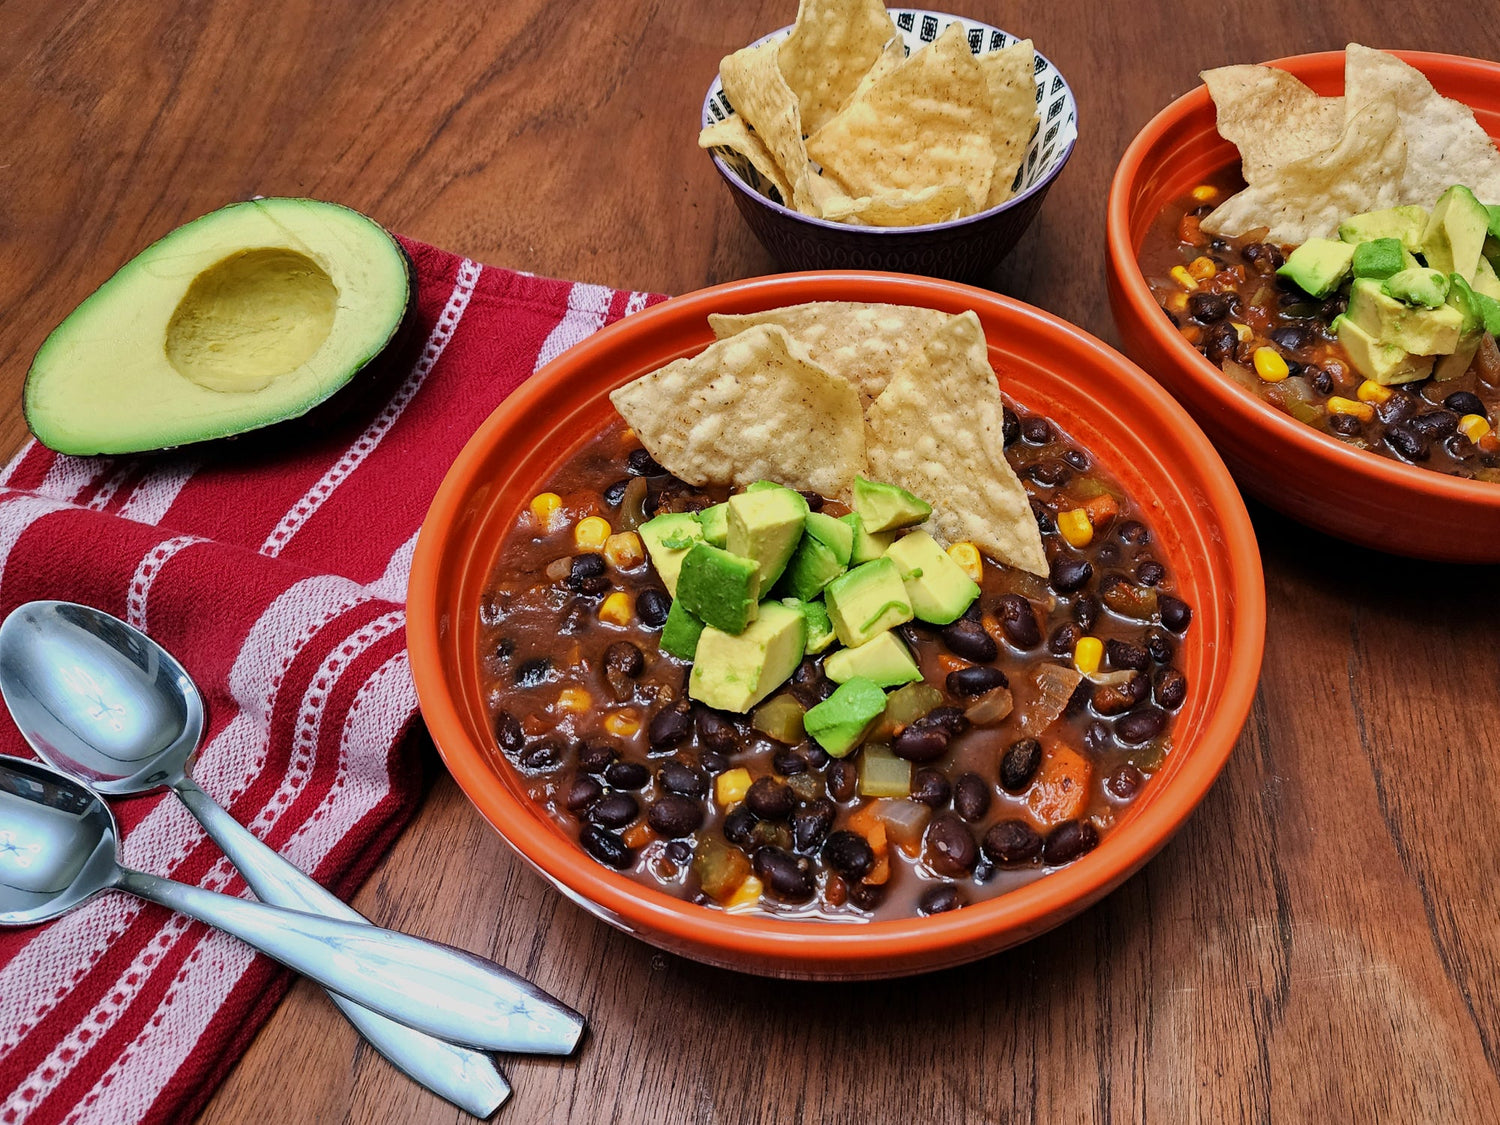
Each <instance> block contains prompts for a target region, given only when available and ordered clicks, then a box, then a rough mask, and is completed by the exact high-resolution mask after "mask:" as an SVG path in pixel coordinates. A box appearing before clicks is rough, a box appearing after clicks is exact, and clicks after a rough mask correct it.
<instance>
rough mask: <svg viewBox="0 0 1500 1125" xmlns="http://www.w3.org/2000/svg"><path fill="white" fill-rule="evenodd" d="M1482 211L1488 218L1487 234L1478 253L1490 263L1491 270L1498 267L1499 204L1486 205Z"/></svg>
mask: <svg viewBox="0 0 1500 1125" xmlns="http://www.w3.org/2000/svg"><path fill="white" fill-rule="evenodd" d="M1484 209H1485V211H1486V212H1488V214H1489V216H1490V229H1489V233H1488V234H1486V235H1485V236H1484V246H1483V248H1482V249H1481V250H1480V253H1481V254H1483V255H1484V257H1485V260H1486V261H1488V262H1489V263H1490V268H1491V270H1494V269H1495V268H1496V267H1500V203H1486V204H1485V205H1484Z"/></svg>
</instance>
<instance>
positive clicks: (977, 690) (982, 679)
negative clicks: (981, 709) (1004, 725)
mask: <svg viewBox="0 0 1500 1125" xmlns="http://www.w3.org/2000/svg"><path fill="white" fill-rule="evenodd" d="M1009 683H1010V681H1009V680H1007V679H1006V678H1005V673H1004V672H1002V671H1000V669H999V668H996V667H994V666H993V665H990V664H974V665H970V666H969V667H968V668H955V669H954V670H953V671H951V672H949V673H948V679H947V687H948V694H949V695H959V696H974V695H983V694H984V693H985V692H987V691H994V690H995V689H996V688H1000V687H1006V686H1008V685H1009Z"/></svg>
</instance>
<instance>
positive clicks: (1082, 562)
mask: <svg viewBox="0 0 1500 1125" xmlns="http://www.w3.org/2000/svg"><path fill="white" fill-rule="evenodd" d="M1049 572H1050V573H1049V578H1048V581H1049V582H1050V583H1051V584H1052V588H1053V589H1054V590H1056V591H1057V592H1058V593H1059V594H1071V593H1072V592H1073V591H1074V590H1077V589H1080V588H1082V587H1083V585H1084V584H1085V583H1086V582H1088V580H1089V579H1090V578H1092V577H1093V576H1094V567H1093V564H1092V563H1090V562H1089V561H1088V559H1080V558H1078V557H1077V556H1076V555H1058V556H1057V557H1056V558H1054V559H1053V560H1052V565H1051V567H1050V568H1049Z"/></svg>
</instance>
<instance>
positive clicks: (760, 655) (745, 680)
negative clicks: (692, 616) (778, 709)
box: [688, 602, 879, 714]
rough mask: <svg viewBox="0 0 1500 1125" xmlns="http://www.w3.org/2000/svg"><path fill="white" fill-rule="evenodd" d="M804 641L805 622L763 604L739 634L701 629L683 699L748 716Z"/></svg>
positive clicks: (798, 657) (796, 658)
mask: <svg viewBox="0 0 1500 1125" xmlns="http://www.w3.org/2000/svg"><path fill="white" fill-rule="evenodd" d="M806 640H807V619H806V618H805V617H803V615H802V614H801V613H800V612H799V611H798V610H795V609H793V608H791V607H790V606H785V605H782V604H781V603H780V602H765V603H763V604H762V605H761V606H760V609H759V612H758V613H757V614H756V616H755V620H754V621H752V622H751V623H750V625H749V626H748V627H747V628H746V629H745V631H744V632H742V633H738V634H734V633H726V632H724V631H723V630H721V629H716V628H714V627H713V626H712V625H709V626H705V627H704V629H703V633H702V635H701V636H700V637H699V638H698V647H697V651H696V652H695V653H694V655H693V670H692V672H691V674H690V675H689V676H688V695H690V696H691V697H692V698H694V699H696V700H698V701H699V702H701V703H704V704H707V705H708V706H709V707H717V708H719V709H721V710H724V711H735V712H745V711H748V710H750V708H752V707H754V706H755V705H756V704H757V703H759V702H760V701H761V700H762V699H764V698H765V697H766V696H768V695H770V694H771V692H773V691H775V690H776V689H777V688H778V687H780V686H781V685H782V684H783V683H785V682H786V680H787V679H788V677H790V676H791V674H792V673H793V672H794V671H796V669H797V665H798V664H800V663H802V656H803V652H804V651H805V646H806ZM876 690H877V691H878V690H879V689H878V688H877V689H876ZM830 698H831V697H830ZM808 713H809V714H811V713H812V712H808Z"/></svg>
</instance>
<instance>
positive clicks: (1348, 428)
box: [1328, 414, 1364, 437]
mask: <svg viewBox="0 0 1500 1125" xmlns="http://www.w3.org/2000/svg"><path fill="white" fill-rule="evenodd" d="M1328 428H1329V429H1330V430H1332V431H1333V432H1334V433H1336V434H1341V435H1343V436H1344V437H1353V436H1354V435H1355V434H1357V433H1359V432H1360V431H1361V430H1362V429H1364V423H1362V422H1361V421H1360V420H1359V419H1358V418H1356V417H1355V416H1354V415H1353V414H1330V415H1329V416H1328Z"/></svg>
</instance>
